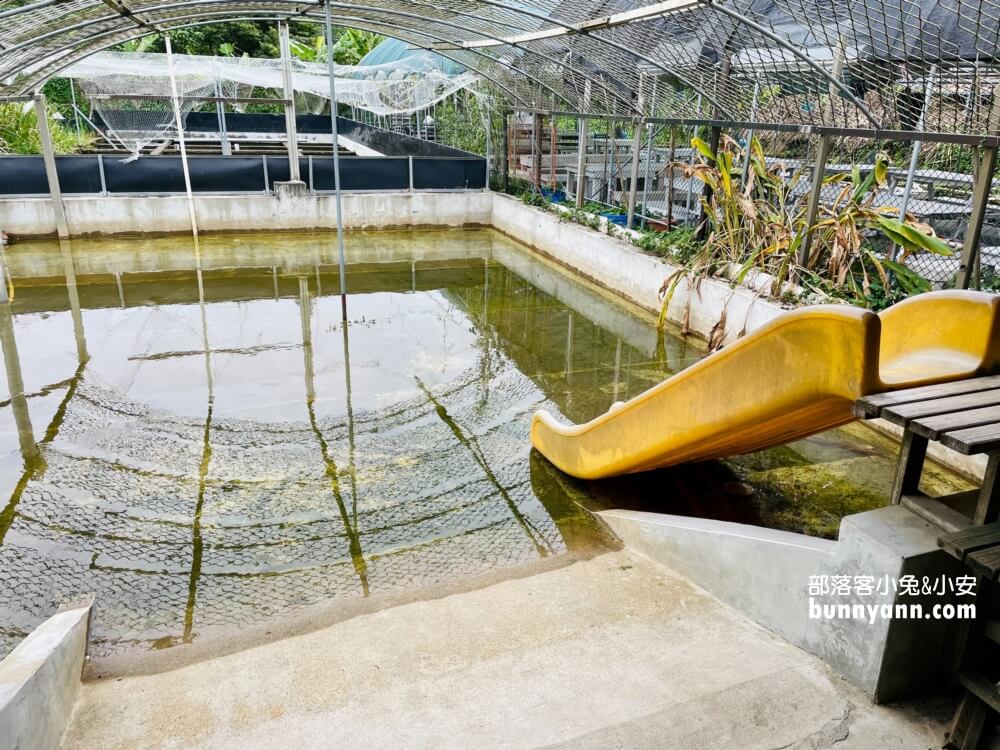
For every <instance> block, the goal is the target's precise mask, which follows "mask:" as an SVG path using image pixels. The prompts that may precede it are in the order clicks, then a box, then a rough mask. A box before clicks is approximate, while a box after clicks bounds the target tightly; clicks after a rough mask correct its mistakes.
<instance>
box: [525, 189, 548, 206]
mask: <svg viewBox="0 0 1000 750" xmlns="http://www.w3.org/2000/svg"><path fill="white" fill-rule="evenodd" d="M521 202H522V203H524V205H526V206H537V207H538V208H548V207H549V201H548V199H547V198H546V197H545V196H544V195H542V194H541V193H536V192H535V191H533V190H525V191H524V192H523V193H521Z"/></svg>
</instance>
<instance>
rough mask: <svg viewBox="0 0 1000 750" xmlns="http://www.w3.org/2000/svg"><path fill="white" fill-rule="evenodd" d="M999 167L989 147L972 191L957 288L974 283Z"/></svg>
mask: <svg viewBox="0 0 1000 750" xmlns="http://www.w3.org/2000/svg"><path fill="white" fill-rule="evenodd" d="M996 165H997V149H996V147H995V146H987V147H986V148H984V149H983V155H982V157H981V158H980V160H979V174H977V175H976V182H975V185H974V186H973V191H972V212H971V214H970V216H969V226H968V228H967V229H966V230H965V240H964V241H963V243H962V257H961V260H960V262H959V266H958V277H957V278H956V280H955V286H956V287H958V288H959V289H968V288H969V286H970V285H971V283H972V277H973V272H974V271H975V267H976V263H977V260H978V256H979V242H980V239H981V238H982V235H983V219H984V217H985V216H986V206H987V204H988V203H989V200H990V188H991V187H992V186H993V170H994V169H996Z"/></svg>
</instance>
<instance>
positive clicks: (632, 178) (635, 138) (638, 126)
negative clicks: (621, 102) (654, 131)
mask: <svg viewBox="0 0 1000 750" xmlns="http://www.w3.org/2000/svg"><path fill="white" fill-rule="evenodd" d="M642 125H643V121H642V120H641V119H639V118H637V119H635V120H633V121H632V174H631V175H629V183H628V215H627V217H626V218H625V228H626V229H631V228H632V223H633V221H634V220H635V196H636V191H637V190H638V189H639V152H640V150H641V149H642ZM647 158H649V157H648V156H647Z"/></svg>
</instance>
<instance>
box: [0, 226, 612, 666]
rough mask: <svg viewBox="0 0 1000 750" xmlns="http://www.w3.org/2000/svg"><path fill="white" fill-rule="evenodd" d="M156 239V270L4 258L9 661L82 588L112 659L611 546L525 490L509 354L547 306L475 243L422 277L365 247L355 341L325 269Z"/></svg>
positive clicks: (529, 392)
mask: <svg viewBox="0 0 1000 750" xmlns="http://www.w3.org/2000/svg"><path fill="white" fill-rule="evenodd" d="M188 242H191V240H190V239H189V240H188ZM170 243H171V247H170V252H169V257H167V253H166V252H165V250H164V249H163V248H157V247H155V246H154V247H153V248H149V249H147V250H148V251H149V250H151V251H152V252H154V253H158V254H159V256H160V257H161V259H162V261H163V262H162V263H151V262H150V260H149V256H148V254H147V253H141V252H138V253H137V252H131V251H126V250H124V249H122V250H121V251H112V252H108V251H107V248H106V247H104V246H102V245H97V246H96V247H95V246H93V245H91V244H90V243H86V242H79V243H74V245H77V246H83V248H84V249H83V250H80V249H78V247H77V248H74V246H71V245H70V244H69V243H64V244H63V245H62V246H61V247H60V248H59V255H58V256H57V255H56V254H55V253H53V252H52V248H51V247H49V246H48V245H44V244H43V245H41V246H40V247H38V248H37V249H36V250H35V251H32V248H31V247H30V246H28V245H22V246H20V247H18V251H19V255H18V257H17V258H15V261H16V262H15V263H14V266H15V268H14V271H13V277H14V282H15V286H16V288H17V295H16V297H15V299H14V301H13V302H12V303H11V304H9V305H7V304H5V305H3V307H2V309H0V343H2V345H3V354H4V362H5V368H6V371H7V384H8V390H9V392H10V394H11V399H10V406H11V409H10V410H9V413H10V414H11V415H12V417H13V423H14V425H15V426H16V428H17V429H16V434H17V436H18V439H19V442H18V443H17V444H16V448H15V449H14V452H15V453H17V454H19V455H20V457H21V462H20V463H21V464H22V465H21V466H20V469H19V475H18V476H19V478H18V479H17V480H13V473H12V472H11V471H10V466H9V462H6V463H3V464H0V477H3V480H4V481H5V482H6V483H7V484H8V485H9V484H10V482H11V481H13V485H14V486H13V489H12V492H11V494H10V496H9V498H10V499H9V501H8V503H7V505H6V507H5V508H4V510H3V514H2V516H0V523H2V526H0V534H2V535H3V543H2V545H0V571H3V572H0V578H2V579H3V580H4V583H5V584H6V585H5V592H4V593H3V594H0V612H2V615H0V616H2V618H3V620H2V622H0V625H2V628H3V638H4V641H5V643H6V644H8V645H9V644H10V643H12V642H14V641H15V640H16V639H17V638H18V637H20V636H21V635H22V634H23V633H25V632H26V631H27V630H28V629H30V627H32V626H33V625H34V624H37V622H38V621H40V620H41V619H42V618H43V617H45V616H47V615H48V614H50V613H51V612H52V611H53V610H54V609H55V608H56V607H57V606H58V605H59V604H60V603H62V602H63V601H65V600H67V599H69V598H74V597H75V596H77V595H78V594H80V593H83V592H95V593H96V594H97V599H98V602H99V603H100V604H99V607H100V614H99V616H98V619H97V622H96V624H95V631H94V636H95V652H96V653H98V654H102V653H103V654H107V653H111V652H116V651H121V650H123V649H128V648H134V647H140V648H148V647H154V648H164V647H169V646H174V645H177V644H180V643H187V642H191V641H193V640H196V639H198V638H200V637H202V636H203V635H205V634H206V633H208V632H214V631H216V630H218V629H221V630H222V631H224V630H225V628H227V627H231V626H241V627H242V626H246V625H250V624H255V623H260V622H266V621H268V620H269V619H271V618H282V619H283V618H285V617H286V616H288V615H290V614H292V613H295V612H298V611H301V610H304V609H308V608H309V607H312V606H314V605H319V604H323V603H326V602H329V601H331V600H333V601H336V600H337V599H338V598H339V597H353V596H360V597H366V596H369V595H372V594H376V593H382V592H386V591H393V590H400V589H406V590H411V589H420V588H422V587H426V586H430V585H434V584H438V583H442V582H447V581H452V580H457V579H461V578H463V577H466V576H470V575H476V574H479V573H484V572H487V571H491V570H497V569H504V568H512V569H513V568H515V567H516V566H518V565H521V564H523V563H526V562H530V561H532V560H539V559H542V558H546V557H550V556H555V555H560V554H565V553H566V552H567V551H571V550H576V551H578V552H583V553H587V554H590V553H592V552H593V551H595V550H598V549H602V548H605V547H606V546H607V545H608V544H610V543H611V540H610V538H609V537H608V536H607V535H606V533H605V532H604V531H603V529H602V527H601V526H600V525H599V524H597V523H596V522H595V521H594V520H593V519H592V518H591V517H590V516H589V515H588V514H586V513H585V512H584V511H582V510H581V509H580V507H579V506H577V505H576V504H574V503H573V502H569V501H567V500H566V495H565V493H564V492H563V491H562V489H560V488H559V487H552V488H548V487H545V488H542V490H541V494H539V492H538V491H536V490H535V489H534V485H533V478H532V475H531V470H530V469H529V462H528V454H529V451H528V445H527V442H526V440H525V439H524V435H525V434H526V433H525V431H526V424H527V419H528V417H529V415H530V413H531V412H532V411H533V410H534V408H536V407H537V406H539V405H542V404H544V403H546V399H545V394H544V393H543V392H542V391H540V390H539V388H538V387H537V385H536V384H535V383H534V382H533V381H532V379H531V378H529V377H527V376H526V375H525V374H524V373H523V372H521V371H520V370H519V368H518V365H517V363H515V362H514V361H513V360H511V359H510V358H509V357H508V356H506V355H505V353H504V352H503V351H502V344H503V342H504V341H506V340H507V339H508V337H509V336H510V334H511V332H512V331H511V328H512V325H515V324H516V321H517V320H523V314H522V313H525V312H527V311H529V309H530V308H532V307H534V308H538V309H540V308H543V307H555V308H561V306H560V305H559V304H558V303H557V302H555V301H554V300H552V299H551V298H549V297H547V296H546V295H544V294H541V293H538V292H535V291H533V290H532V288H531V287H530V285H528V284H526V283H525V282H523V280H520V279H518V278H517V277H516V276H513V275H512V274H510V273H509V272H508V271H506V270H505V269H504V268H502V267H501V266H498V265H497V264H496V263H494V262H493V261H492V260H491V258H490V255H491V249H492V243H493V237H492V236H489V235H487V236H485V237H484V236H482V235H480V236H478V237H476V236H473V237H472V238H471V241H470V240H469V238H467V237H464V236H462V235H459V236H457V237H455V238H454V239H453V240H452V241H451V242H448V243H438V245H437V246H436V247H435V248H434V249H433V251H431V250H428V249H427V248H422V249H421V250H422V255H423V257H422V258H421V259H420V260H416V259H414V258H413V257H410V256H413V255H414V252H413V248H412V247H410V248H406V250H407V252H406V253H405V254H402V257H400V255H401V254H400V253H396V254H391V253H388V254H387V253H386V252H385V248H384V247H378V246H374V245H373V246H372V252H371V254H370V256H369V257H363V258H360V259H358V262H357V263H353V264H352V265H351V266H350V267H349V269H348V271H349V276H350V281H349V284H350V286H349V288H351V289H358V290H359V291H358V293H354V294H352V295H351V297H350V302H351V305H350V311H351V316H350V320H349V321H348V322H346V323H341V322H340V321H339V320H338V318H339V315H337V314H336V313H337V312H339V310H335V307H339V305H337V302H339V300H338V299H337V297H336V295H338V294H339V283H338V281H337V279H336V276H335V275H334V273H331V270H334V271H335V269H331V268H330V266H328V265H327V264H326V263H325V259H324V258H322V257H316V256H321V255H322V252H314V253H312V255H313V256H314V257H312V258H309V259H308V262H304V261H303V260H302V256H301V254H300V253H299V252H294V253H287V254H285V256H284V257H282V255H281V253H280V252H274V253H273V254H272V256H271V257H270V258H264V260H265V265H263V266H260V265H249V264H247V263H243V262H236V263H233V260H234V258H233V254H232V253H230V252H229V251H228V249H227V248H220V247H219V246H218V245H217V244H216V245H215V246H212V244H211V243H208V244H209V246H208V247H207V248H206V247H205V244H206V243H201V242H199V241H197V240H195V241H194V242H193V243H192V244H191V246H190V247H185V246H184V245H183V244H181V241H179V240H171V241H170ZM256 255H257V254H256V253H255V256H256ZM372 256H374V257H372ZM80 265H83V266H84V268H85V272H84V273H82V274H81V273H80V271H79V266H80ZM157 265H160V266H163V268H162V270H157V269H156V267H155V266H157ZM265 279H266V282H265V284H261V281H264V280H265ZM290 286H291V287H292V288H289V287H290ZM293 290H294V291H293ZM497 290H501V292H500V293H499V296H498V291H497ZM503 290H505V291H503ZM58 292H62V293H61V294H59V293H58ZM331 302H332V303H333V305H334V308H331V304H330V303H331ZM502 311H505V312H504V314H506V316H507V318H506V320H505V321H504V322H501V321H500V319H499V318H502V317H503V315H502V314H501V312H502ZM519 311H520V312H519ZM537 312H538V310H537V309H536V310H535V311H533V312H532V313H531V314H532V315H534V314H537ZM553 315H558V313H553ZM498 316H499V317H498ZM64 321H65V322H66V323H69V326H70V327H71V328H72V336H70V337H67V336H66V333H67V332H68V331H67V330H66V326H65V325H64ZM293 321H294V322H293ZM85 322H86V325H87V328H88V333H89V334H90V342H89V348H90V350H91V351H92V352H93V356H91V354H88V340H87V337H86V336H85V335H84V323H85ZM495 323H501V324H500V325H495ZM523 334H524V332H523V331H519V332H518V335H521V336H522V338H523V342H524V344H525V346H526V349H525V351H526V352H528V351H531V350H532V348H533V347H532V345H531V341H530V340H529V338H524V337H523ZM355 337H357V341H355ZM43 342H44V343H43ZM18 343H20V344H21V348H22V349H23V350H24V351H23V352H19V350H18ZM66 344H70V349H69V350H67V349H66V348H64V347H65V345H66ZM355 345H357V347H358V350H359V352H360V360H359V364H358V365H356V366H355V365H352V362H353V361H354V355H355V352H353V351H352V347H354V346H355ZM295 349H300V350H301V351H300V352H295V351H294V350H295ZM71 352H72V354H71ZM71 360H72V364H73V366H74V374H73V375H72V376H71V377H70V378H68V379H65V380H58V381H56V382H51V381H52V380H55V378H53V374H56V373H59V372H60V371H65V370H66V368H67V366H68V365H69V364H70V361H71ZM196 360H200V362H201V365H202V366H201V367H197V366H194V362H195V361H196ZM296 361H297V362H298V363H299V364H298V366H297V367H296V366H295V362H296ZM22 368H24V372H23V373H22ZM296 370H298V377H293V375H294V374H295V371H296ZM356 370H357V371H358V372H359V373H360V379H356V376H357V375H358V372H356ZM557 375H558V376H560V377H564V376H565V374H564V373H557ZM56 377H58V375H56ZM47 381H49V382H48V384H47V385H42V387H38V385H39V384H40V383H46V382H47ZM358 384H360V391H359V389H358ZM32 393H33V395H36V396H38V398H39V399H43V400H45V404H44V405H43V408H31V409H29V405H28V400H29V395H32ZM26 394H27V395H26ZM54 394H57V395H59V396H60V397H61V400H60V401H59V404H58V407H57V408H56V411H55V413H54V414H52V418H51V419H49V420H48V428H47V429H46V431H45V433H44V436H43V437H42V439H41V440H38V441H37V442H36V437H35V432H34V430H33V428H32V424H31V417H32V416H33V415H34V416H35V417H36V418H37V417H38V416H39V415H40V414H46V413H47V412H48V409H47V408H44V407H47V406H48V399H49V397H50V396H51V395H54ZM11 434H13V433H11ZM7 447H9V446H7ZM5 486H7V485H5Z"/></svg>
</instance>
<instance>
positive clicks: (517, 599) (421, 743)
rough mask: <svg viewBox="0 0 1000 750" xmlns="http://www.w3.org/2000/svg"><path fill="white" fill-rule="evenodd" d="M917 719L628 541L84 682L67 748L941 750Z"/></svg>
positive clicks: (936, 729)
mask: <svg viewBox="0 0 1000 750" xmlns="http://www.w3.org/2000/svg"><path fill="white" fill-rule="evenodd" d="M927 713H929V714H932V715H926V714H922V713H921V711H917V710H914V709H912V708H909V709H904V710H898V709H893V708H887V707H878V706H872V705H871V704H870V703H869V702H868V701H867V700H866V698H865V697H864V696H863V695H861V694H859V693H858V692H857V691H855V690H854V689H852V688H851V687H850V686H848V685H847V684H846V683H844V682H843V681H842V680H841V679H840V678H838V677H837V676H836V675H834V674H833V673H832V672H831V671H830V670H828V669H827V668H826V667H824V666H823V665H822V664H821V663H820V662H819V661H818V660H817V659H815V658H813V657H812V656H810V655H809V654H807V653H805V652H803V651H801V650H799V649H797V648H795V647H793V646H790V645H788V644H787V643H785V642H784V641H782V640H781V639H779V638H777V637H775V636H773V635H771V634H770V633H768V632H766V631H764V630H762V629H761V628H759V627H758V626H756V625H755V624H753V623H751V622H749V621H748V620H746V619H745V618H743V617H742V616H741V615H739V614H737V613H736V612H735V611H734V610H732V609H730V608H728V607H726V606H725V605H722V604H721V603H719V602H718V601H716V600H715V599H713V598H712V597H711V596H709V595H708V594H706V593H705V592H703V591H701V590H699V589H697V588H695V587H693V586H692V585H691V584H690V583H689V582H687V580H686V579H683V578H681V577H679V576H677V575H675V574H674V573H672V572H671V571H669V570H667V569H665V568H663V567H661V566H659V565H657V564H655V563H652V562H649V561H647V560H646V559H644V558H641V557H639V556H638V555H635V554H634V553H631V552H629V551H627V550H626V551H620V552H612V553H607V554H604V555H601V556H598V557H596V558H593V559H591V560H587V561H582V562H577V563H575V564H573V565H570V566H567V567H564V568H560V569H556V570H549V571H547V572H543V573H540V574H538V575H534V576H530V577H526V578H520V579H516V580H508V581H504V582H502V583H497V584H495V585H492V586H489V587H487V588H484V589H481V590H477V591H471V592H464V593H458V594H454V595H452V596H447V597H444V598H441V599H435V600H433V601H421V602H413V603H409V604H404V605H401V606H397V607H393V608H390V609H384V610H382V611H378V612H375V613H372V614H365V615H361V616H358V617H355V618H353V619H350V620H347V621H344V622H340V623H337V624H336V625H333V626H331V627H328V628H325V629H323V630H319V631H316V632H313V633H309V634H305V635H300V636H295V637H291V638H287V639H284V640H281V641H277V642H274V643H270V644H266V645H262V646H258V647H256V648H252V649H249V650H245V651H241V652H239V653H234V654H230V655H227V656H222V657H219V658H216V659H211V660H208V661H203V662H200V663H195V664H189V665H187V666H184V667H180V668H178V669H175V670H173V671H169V672H164V673H160V674H151V675H145V676H134V677H122V678H118V679H116V678H114V677H107V678H104V679H101V680H94V681H91V682H88V683H87V684H85V685H84V688H83V690H82V692H81V696H80V699H79V701H78V704H77V708H76V712H75V714H74V718H73V723H72V725H71V727H70V729H69V732H68V734H67V737H66V741H65V744H64V747H67V748H95V747H96V748H103V749H105V750H110V749H111V748H194V747H197V748H241V750H242V749H247V750H249V749H250V748H262V749H266V750H277V749H279V748H295V750H306V748H329V747H343V748H348V747H349V748H375V747H407V748H409V747H434V748H444V747H456V748H457V747H461V748H468V747H480V748H493V747H516V748H526V747H566V748H574V749H575V748H602V749H603V748H662V749H669V748H685V749H686V750H697V749H698V748H706V749H708V748H711V749H712V750H716V749H717V748H740V749H741V750H742V749H749V748H811V749H813V750H815V749H817V748H825V747H832V746H836V747H837V748H839V749H840V750H847V749H849V748H872V749H874V748H894V747H898V748H907V749H908V750H909V749H913V748H932V747H940V744H941V739H942V736H943V734H942V733H943V727H942V725H941V723H940V720H941V718H942V714H943V715H945V716H946V715H947V707H945V706H940V707H938V709H937V710H931V711H928V712H927Z"/></svg>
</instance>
